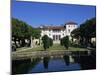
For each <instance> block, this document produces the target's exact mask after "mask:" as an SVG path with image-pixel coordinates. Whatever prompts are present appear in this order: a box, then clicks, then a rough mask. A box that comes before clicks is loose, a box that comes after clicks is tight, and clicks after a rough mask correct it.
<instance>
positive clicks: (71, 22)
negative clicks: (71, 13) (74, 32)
mask: <svg viewBox="0 0 100 75" xmlns="http://www.w3.org/2000/svg"><path fill="white" fill-rule="evenodd" d="M66 24H67V25H68V24H72V25H73V24H75V25H77V23H76V22H73V21H70V22H67V23H66Z"/></svg>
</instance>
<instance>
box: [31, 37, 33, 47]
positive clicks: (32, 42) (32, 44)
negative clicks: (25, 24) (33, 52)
mask: <svg viewBox="0 0 100 75" xmlns="http://www.w3.org/2000/svg"><path fill="white" fill-rule="evenodd" d="M31 48H33V40H32V36H31Z"/></svg>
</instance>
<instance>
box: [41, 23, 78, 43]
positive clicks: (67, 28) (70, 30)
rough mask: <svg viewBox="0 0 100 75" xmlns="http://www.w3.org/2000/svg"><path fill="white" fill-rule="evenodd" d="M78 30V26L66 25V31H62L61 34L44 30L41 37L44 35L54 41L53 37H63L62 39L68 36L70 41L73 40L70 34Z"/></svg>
mask: <svg viewBox="0 0 100 75" xmlns="http://www.w3.org/2000/svg"><path fill="white" fill-rule="evenodd" d="M76 28H77V25H74V24H68V25H66V29H65V30H61V31H59V32H53V30H42V31H41V37H43V36H44V35H47V36H48V37H49V38H51V39H53V35H61V38H63V37H65V36H66V35H67V36H69V39H71V36H70V34H71V32H72V31H73V30H74V29H76ZM59 41H60V40H59Z"/></svg>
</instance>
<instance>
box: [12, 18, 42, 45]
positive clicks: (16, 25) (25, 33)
mask: <svg viewBox="0 0 100 75" xmlns="http://www.w3.org/2000/svg"><path fill="white" fill-rule="evenodd" d="M40 33H41V32H40V30H39V29H36V28H33V27H32V26H30V25H28V24H27V23H25V22H24V21H21V20H18V19H16V18H12V37H13V41H14V42H15V45H16V46H17V44H16V41H19V44H20V45H21V46H25V39H27V40H29V41H30V37H31V36H32V37H33V38H34V37H35V38H39V37H40ZM20 41H22V42H21V43H20ZM29 43H30V42H29Z"/></svg>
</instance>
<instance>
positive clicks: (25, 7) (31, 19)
mask: <svg viewBox="0 0 100 75" xmlns="http://www.w3.org/2000/svg"><path fill="white" fill-rule="evenodd" d="M11 15H12V16H11V17H13V18H17V19H19V20H22V21H24V22H26V23H27V24H29V25H31V26H33V27H39V26H40V25H53V26H54V25H55V26H58V25H64V24H65V23H67V22H69V21H74V22H76V23H78V25H80V24H82V23H84V22H85V21H86V20H87V19H90V18H93V17H95V16H96V7H95V6H88V5H72V4H57V3H40V2H24V1H12V6H11Z"/></svg>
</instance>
